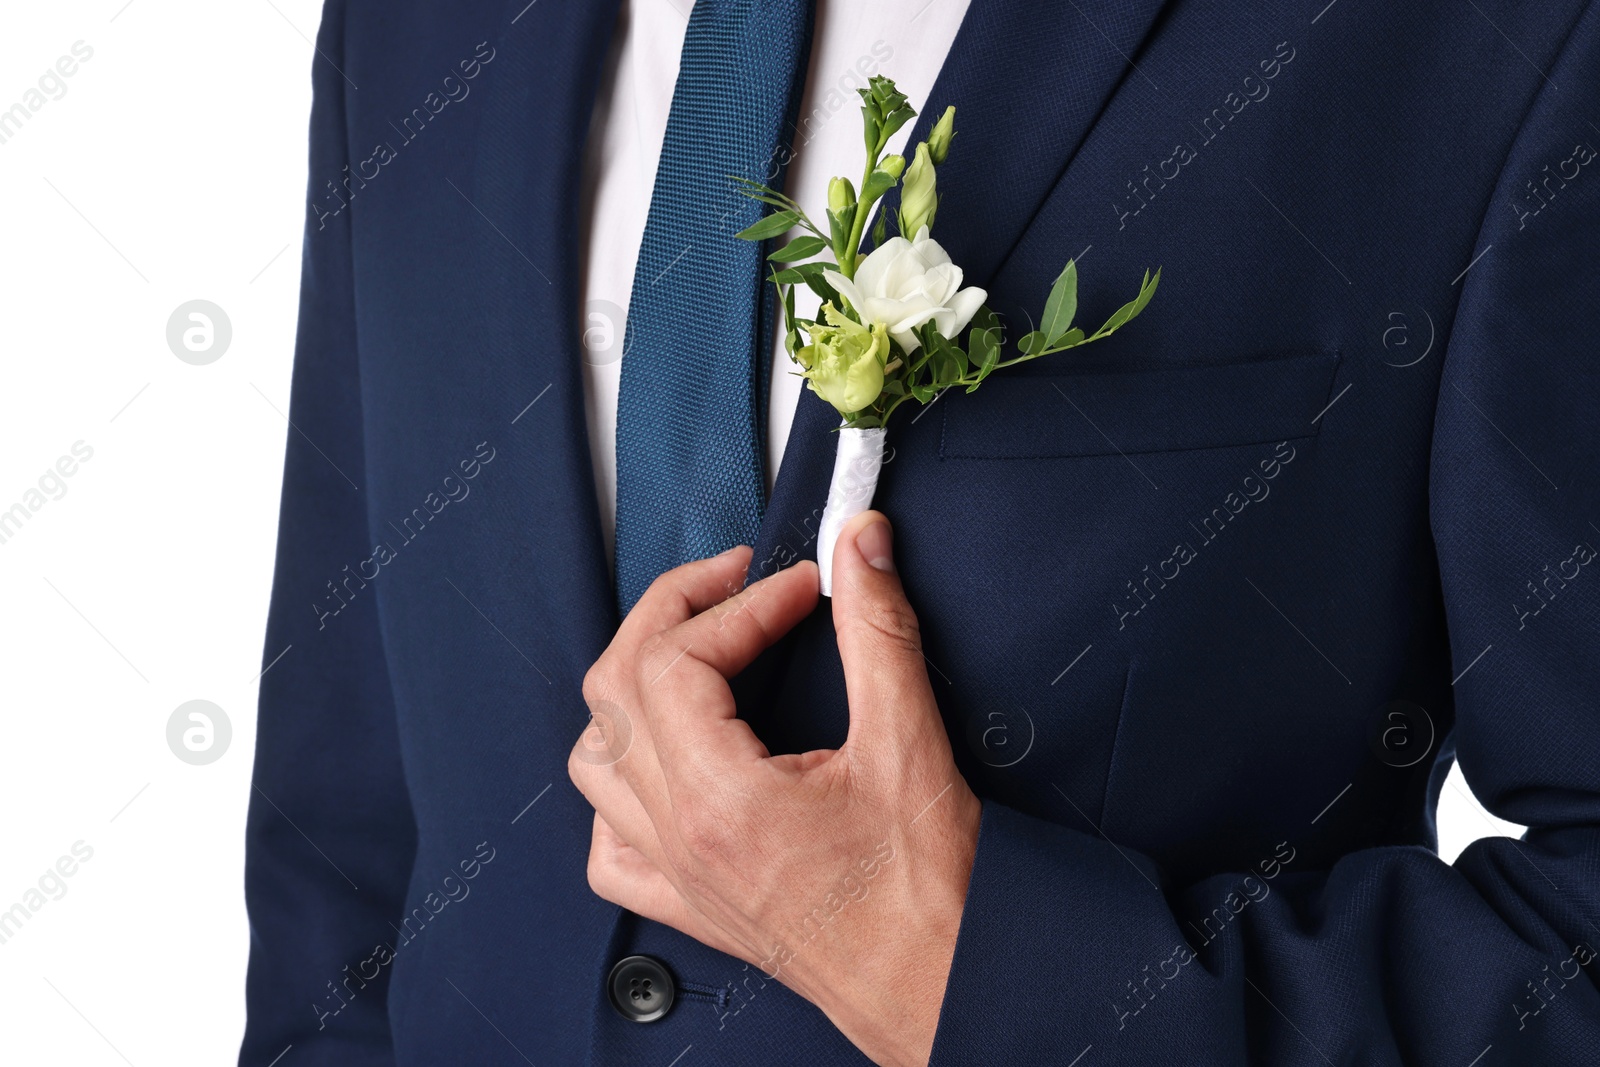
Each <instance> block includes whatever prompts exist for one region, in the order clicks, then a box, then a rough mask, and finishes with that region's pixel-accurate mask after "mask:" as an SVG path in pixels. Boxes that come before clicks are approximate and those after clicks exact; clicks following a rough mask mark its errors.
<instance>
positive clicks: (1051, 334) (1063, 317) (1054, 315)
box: [1040, 259, 1078, 347]
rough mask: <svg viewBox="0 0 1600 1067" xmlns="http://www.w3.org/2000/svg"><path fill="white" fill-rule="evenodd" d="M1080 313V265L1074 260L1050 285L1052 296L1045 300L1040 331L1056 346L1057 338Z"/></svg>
mask: <svg viewBox="0 0 1600 1067" xmlns="http://www.w3.org/2000/svg"><path fill="white" fill-rule="evenodd" d="M1077 313H1078V266H1077V264H1076V263H1074V262H1073V261H1072V260H1070V259H1069V260H1067V265H1066V266H1065V267H1064V268H1062V271H1061V274H1060V276H1059V277H1057V278H1056V281H1055V284H1054V285H1052V286H1051V287H1050V297H1049V299H1047V300H1046V301H1045V302H1044V322H1042V323H1041V324H1040V332H1042V333H1043V334H1044V335H1045V337H1046V339H1048V340H1049V341H1050V342H1051V343H1052V347H1054V342H1055V339H1056V338H1058V337H1060V336H1061V335H1062V334H1064V333H1066V332H1067V330H1068V329H1070V328H1071V326H1072V317H1073V316H1074V315H1076V314H1077Z"/></svg>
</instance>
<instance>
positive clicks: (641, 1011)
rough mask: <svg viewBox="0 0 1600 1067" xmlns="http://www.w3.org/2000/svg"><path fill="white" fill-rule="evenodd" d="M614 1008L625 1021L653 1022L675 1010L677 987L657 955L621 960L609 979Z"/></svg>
mask: <svg viewBox="0 0 1600 1067" xmlns="http://www.w3.org/2000/svg"><path fill="white" fill-rule="evenodd" d="M606 988H607V990H608V992H609V993H610V994H611V1006H612V1007H613V1008H616V1009H617V1012H618V1014H620V1015H621V1016H622V1017H623V1018H624V1019H629V1020H632V1021H633V1022H636V1023H653V1022H655V1021H656V1020H657V1019H659V1018H661V1017H662V1016H663V1015H665V1014H667V1012H669V1011H671V1010H672V1002H673V1000H674V999H675V998H676V996H677V988H676V987H675V986H674V985H673V984H672V975H671V974H670V973H668V971H667V968H666V965H665V964H663V963H662V962H661V961H660V960H658V959H656V958H654V957H653V956H628V957H626V958H624V959H620V960H618V961H617V964H616V966H615V967H612V968H611V976H610V977H609V978H607V979H606Z"/></svg>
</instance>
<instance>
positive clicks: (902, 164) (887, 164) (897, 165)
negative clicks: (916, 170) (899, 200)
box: [878, 156, 906, 181]
mask: <svg viewBox="0 0 1600 1067" xmlns="http://www.w3.org/2000/svg"><path fill="white" fill-rule="evenodd" d="M878 169H879V170H881V171H883V172H884V173H885V174H887V175H888V176H889V177H891V178H893V179H894V180H895V181H899V180H900V175H901V174H903V173H904V172H905V169H906V157H905V156H885V157H884V159H883V161H882V162H880V163H879V164H878Z"/></svg>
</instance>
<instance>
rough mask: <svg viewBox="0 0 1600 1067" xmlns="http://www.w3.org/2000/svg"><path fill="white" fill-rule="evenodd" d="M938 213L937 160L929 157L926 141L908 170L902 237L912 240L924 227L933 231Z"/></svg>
mask: <svg viewBox="0 0 1600 1067" xmlns="http://www.w3.org/2000/svg"><path fill="white" fill-rule="evenodd" d="M938 210H939V196H938V193H937V191H936V189H935V180H934V174H933V157H932V156H931V155H930V154H929V151H928V142H926V141H924V142H922V143H921V144H919V145H917V156H916V158H915V159H913V160H912V161H911V166H910V167H909V168H908V169H907V170H906V180H905V182H904V184H903V185H902V186H901V188H900V233H901V235H902V236H904V237H905V238H906V240H908V241H912V240H916V236H917V232H918V231H919V230H921V229H922V228H923V227H924V226H926V227H928V228H929V229H930V230H931V229H932V228H933V216H934V214H935V213H936V212H937V211H938Z"/></svg>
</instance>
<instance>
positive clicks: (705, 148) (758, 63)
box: [616, 0, 813, 614]
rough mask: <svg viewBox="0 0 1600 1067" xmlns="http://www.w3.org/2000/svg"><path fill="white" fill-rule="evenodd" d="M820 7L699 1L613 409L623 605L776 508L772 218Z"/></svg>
mask: <svg viewBox="0 0 1600 1067" xmlns="http://www.w3.org/2000/svg"><path fill="white" fill-rule="evenodd" d="M812 6H813V0H696V3H695V5H694V10H693V12H692V13H691V14H690V16H689V26H688V30H687V32H686V34H685V37H684V43H683V55H682V60H681V63H680V65H679V68H678V82H677V86H676V88H675V90H674V92H673V96H672V111H671V114H670V116H669V117H668V120H667V133H666V139H665V142H664V143H663V145H662V149H661V162H660V165H659V167H658V169H657V171H656V182H655V189H654V191H653V193H652V194H651V198H650V214H649V219H648V221H647V222H646V224H645V230H644V240H643V243H642V244H641V246H640V249H639V262H638V265H637V266H636V267H635V268H634V275H633V294H632V296H631V297H630V300H629V307H628V323H627V332H626V334H625V338H624V342H623V358H622V380H621V385H620V395H619V397H618V401H617V539H616V545H617V599H618V603H619V605H620V607H621V609H622V611H623V613H624V614H626V613H627V612H628V611H629V609H631V608H632V607H633V605H634V603H635V602H636V601H637V600H638V599H639V597H640V596H641V595H643V593H644V591H645V589H646V588H647V587H648V586H649V585H650V583H651V582H652V581H654V580H655V579H656V577H657V576H658V575H660V574H661V573H662V572H664V571H667V570H670V569H672V568H673V567H676V566H678V565H679V564H681V563H687V562H688V561H690V560H694V559H701V558H703V557H705V556H711V555H715V554H716V553H718V552H721V551H723V550H725V549H728V548H732V547H733V546H734V545H738V544H750V543H752V542H753V541H754V540H755V536H756V532H757V530H758V529H759V527H760V523H761V513H762V508H763V506H764V503H765V488H766V485H765V475H764V473H763V470H762V448H763V443H762V437H763V429H764V420H765V410H764V408H765V403H766V397H765V390H766V379H767V352H768V348H767V346H768V343H769V338H768V332H767V330H768V328H769V319H768V316H769V315H770V314H771V313H772V308H773V306H774V302H773V301H772V300H771V298H770V295H769V294H768V293H766V292H764V290H767V289H770V288H771V287H770V286H768V285H766V283H765V280H764V279H765V275H766V271H765V269H764V261H763V258H762V256H763V251H764V249H763V246H762V245H761V244H759V243H755V242H750V241H741V240H738V239H736V238H735V237H734V234H736V233H738V232H739V231H740V230H742V229H744V228H745V227H746V226H749V225H750V224H751V223H753V222H755V221H756V220H757V219H759V218H760V217H761V215H762V214H763V212H764V211H765V208H764V207H763V206H762V205H761V204H759V203H757V202H756V201H754V200H750V199H749V198H747V197H744V196H742V195H740V194H739V192H738V191H737V186H736V183H735V182H734V181H733V179H732V178H731V177H730V175H739V176H741V177H745V178H749V179H752V180H754V181H761V182H767V183H768V184H772V185H774V186H776V185H777V184H778V181H779V179H780V175H781V169H782V168H781V163H782V162H785V161H786V160H787V156H788V146H789V143H790V134H791V132H792V130H793V125H792V123H793V114H794V111H795V108H796V107H797V105H798V102H799V97H800V90H801V87H802V85H803V84H804V80H805V70H806V60H807V56H808V53H809V51H810V46H811V24H812Z"/></svg>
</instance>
